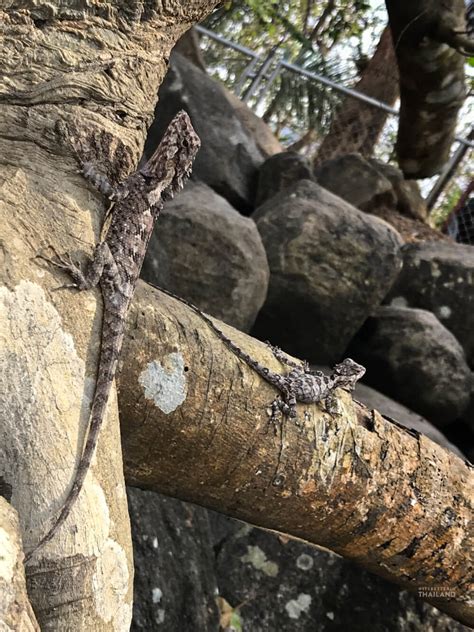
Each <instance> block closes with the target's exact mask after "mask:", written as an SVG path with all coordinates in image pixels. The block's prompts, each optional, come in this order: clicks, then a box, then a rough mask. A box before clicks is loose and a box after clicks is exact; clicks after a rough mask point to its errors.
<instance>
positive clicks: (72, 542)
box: [0, 0, 217, 631]
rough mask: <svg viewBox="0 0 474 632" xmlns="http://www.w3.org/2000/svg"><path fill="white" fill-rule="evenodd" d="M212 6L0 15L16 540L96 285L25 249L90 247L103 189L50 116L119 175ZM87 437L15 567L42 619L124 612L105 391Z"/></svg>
mask: <svg viewBox="0 0 474 632" xmlns="http://www.w3.org/2000/svg"><path fill="white" fill-rule="evenodd" d="M216 4H217V2H216V0H191V1H188V0H186V1H184V0H169V1H168V2H166V3H162V2H159V1H158V0H156V1H155V0H151V1H149V2H146V3H145V4H144V3H143V2H141V1H138V0H137V1H131V2H130V1H127V2H125V1H119V0H118V1H117V2H110V3H109V4H106V3H103V2H102V3H89V2H84V1H83V0H73V1H71V2H67V3H64V2H55V1H54V2H42V1H40V2H34V1H33V0H31V1H29V0H25V1H18V2H16V1H13V2H10V3H7V6H8V9H7V10H5V11H2V12H1V13H0V30H1V33H2V39H1V41H0V46H1V53H2V54H1V55H0V60H1V61H0V103H1V111H2V116H1V117H0V165H1V167H0V215H1V218H2V229H1V236H0V239H1V253H2V264H3V265H2V267H1V279H2V283H3V286H2V287H1V288H0V312H1V314H2V328H1V331H2V335H1V337H0V341H1V345H0V348H1V350H0V363H1V368H0V376H1V377H0V388H1V398H0V399H1V406H2V410H1V417H0V418H1V422H0V490H1V493H2V495H4V496H5V497H6V498H7V500H9V501H10V502H11V504H12V505H13V506H14V507H15V508H16V509H17V511H18V514H19V518H20V524H21V528H22V534H23V542H24V546H25V548H26V549H31V548H32V547H34V545H35V544H36V543H37V542H38V540H39V539H40V537H41V536H42V535H44V533H45V531H46V530H47V528H48V527H49V526H50V525H51V522H52V520H53V518H54V517H55V516H56V515H57V511H58V509H59V508H60V507H61V505H62V502H63V500H64V498H65V495H66V493H67V491H68V487H69V485H70V484H71V481H72V478H73V475H74V472H75V467H76V465H77V461H78V458H79V456H80V449H81V446H82V444H83V439H84V433H85V431H86V427H87V422H88V415H89V406H90V398H91V396H92V393H93V388H94V383H95V371H96V366H97V354H98V350H99V340H100V326H101V300H100V295H99V292H96V293H93V292H85V293H82V294H80V295H77V294H75V293H73V292H69V291H61V292H53V291H52V290H53V289H54V287H55V286H57V285H58V284H59V283H61V282H62V281H63V278H62V277H61V275H59V276H58V273H57V271H54V270H51V269H50V268H48V266H43V265H42V264H40V263H39V261H38V260H35V259H34V257H35V255H36V254H37V253H38V251H39V250H40V249H41V248H42V247H45V246H48V245H54V247H55V248H56V249H57V250H58V251H59V252H63V251H67V252H75V251H76V252H77V251H80V252H82V253H83V252H84V251H87V252H88V253H90V252H91V251H92V248H93V246H94V245H95V244H96V243H97V242H98V240H99V232H100V226H101V224H102V218H103V213H104V200H103V198H102V196H100V195H98V194H95V193H94V192H93V191H92V190H91V189H90V188H89V187H88V185H87V184H86V182H85V181H84V179H83V178H82V176H80V175H79V174H78V173H77V163H76V161H75V158H74V155H73V152H72V151H71V148H70V146H68V139H67V135H68V134H67V132H64V129H65V128H64V125H62V126H61V123H62V124H64V123H67V124H69V125H74V126H76V127H77V128H78V130H82V131H84V132H86V133H89V134H91V138H92V140H91V146H92V148H93V151H94V152H95V151H97V152H98V153H97V155H95V156H94V157H95V158H98V159H99V160H100V159H101V158H102V159H104V158H106V159H107V160H111V161H112V164H113V167H112V170H111V171H112V173H111V174H109V175H113V176H122V177H123V176H124V175H125V174H126V173H127V172H128V171H129V170H131V169H132V168H133V167H134V166H136V163H137V161H138V158H139V156H140V154H141V148H142V146H143V142H144V138H145V134H146V128H147V125H148V124H149V123H150V122H151V120H152V117H153V112H154V106H155V103H156V94H157V89H158V86H159V84H160V83H161V81H162V79H163V77H164V74H165V72H166V62H167V59H168V57H169V54H170V51H171V48H172V47H173V45H174V43H175V42H176V41H177V39H178V38H179V37H180V36H181V35H182V33H183V32H184V31H185V30H186V29H187V28H189V26H190V25H191V24H192V23H193V22H196V21H198V20H200V19H202V18H203V17H204V16H205V15H206V14H207V13H208V12H209V11H210V10H211V9H212V8H213V7H214V6H215V5H216ZM3 6H5V5H3ZM66 129H67V128H66ZM99 443H100V445H99V448H98V451H97V458H96V459H95V462H94V464H93V468H92V471H91V473H90V475H89V476H88V477H87V480H86V485H85V488H84V489H83V491H82V493H81V495H80V498H79V500H78V502H77V504H76V505H75V508H74V510H73V512H72V514H71V516H70V518H69V520H68V521H67V523H66V524H65V525H64V527H63V528H62V529H61V531H60V532H59V533H58V534H57V536H56V537H55V538H54V539H53V541H52V542H51V543H50V544H49V545H48V546H46V547H44V549H41V550H40V551H38V553H37V555H36V556H35V557H34V558H33V559H32V560H31V563H30V564H29V565H28V568H27V580H28V591H29V595H30V599H31V603H32V605H33V608H34V610H35V613H36V616H37V618H38V622H39V624H40V626H41V628H42V629H48V630H85V629H88V630H91V629H92V630H94V631H96V630H98V631H100V630H114V631H118V630H128V629H129V626H130V620H131V601H132V579H133V563H132V556H131V540H130V532H129V522H128V514H127V504H126V499H125V493H124V487H123V475H122V457H121V449H120V441H119V429H118V424H117V407H116V399H115V397H114V396H113V397H111V401H110V404H109V410H108V415H107V419H106V423H105V427H104V428H103V432H102V435H101V438H100V441H99ZM3 623H5V621H1V622H0V627H1V624H3Z"/></svg>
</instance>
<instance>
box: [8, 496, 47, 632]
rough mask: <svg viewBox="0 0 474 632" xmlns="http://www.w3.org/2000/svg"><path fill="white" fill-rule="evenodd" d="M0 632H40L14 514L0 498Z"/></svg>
mask: <svg viewBox="0 0 474 632" xmlns="http://www.w3.org/2000/svg"><path fill="white" fill-rule="evenodd" d="M0 550H1V554H0V628H1V629H2V630H19V631H20V632H30V631H31V632H33V630H34V631H35V632H36V631H39V626H38V623H37V621H36V618H35V615H34V612H33V609H32V607H31V604H30V602H29V599H28V595H27V594H26V581H25V569H24V568H23V545H22V542H21V536H20V525H19V522H18V516H17V513H16V511H15V510H14V509H13V507H12V506H11V505H9V504H8V503H7V501H6V500H5V499H4V498H2V496H1V495H0Z"/></svg>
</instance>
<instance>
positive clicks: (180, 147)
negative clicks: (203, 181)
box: [140, 110, 201, 205]
mask: <svg viewBox="0 0 474 632" xmlns="http://www.w3.org/2000/svg"><path fill="white" fill-rule="evenodd" d="M200 146H201V141H200V139H199V136H198V135H197V134H196V132H195V131H194V128H193V126H192V123H191V119H190V118H189V115H188V114H187V112H185V111H184V110H180V111H179V112H178V113H177V114H176V116H175V117H174V118H173V120H172V121H171V123H170V124H169V125H168V127H167V128H166V131H165V133H164V134H163V138H162V139H161V141H160V144H159V145H158V147H157V148H156V150H155V151H154V153H153V155H152V156H151V157H150V159H149V160H148V161H147V162H146V163H145V165H144V166H143V167H142V168H141V169H140V174H141V175H142V176H143V177H144V179H145V181H146V188H147V193H148V200H149V202H150V204H151V205H154V204H158V203H159V202H160V200H163V199H167V198H169V197H173V196H174V194H175V193H177V192H178V191H179V190H180V189H182V187H183V185H184V181H185V180H186V178H187V177H188V176H189V175H190V173H191V169H192V165H193V161H194V158H195V157H196V154H197V152H198V150H199V148H200Z"/></svg>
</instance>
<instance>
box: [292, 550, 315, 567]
mask: <svg viewBox="0 0 474 632" xmlns="http://www.w3.org/2000/svg"><path fill="white" fill-rule="evenodd" d="M313 565H314V560H313V558H312V557H311V555H308V554H307V553H301V555H299V556H298V557H297V558H296V566H297V567H298V568H299V569H300V570H302V571H309V570H310V569H311V568H313Z"/></svg>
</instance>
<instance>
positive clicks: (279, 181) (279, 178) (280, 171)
mask: <svg viewBox="0 0 474 632" xmlns="http://www.w3.org/2000/svg"><path fill="white" fill-rule="evenodd" d="M312 179H313V170H312V167H311V165H310V163H309V161H308V160H307V159H306V158H305V157H304V156H301V155H300V154H297V153H296V152H291V151H285V152H282V153H279V154H276V155H274V156H272V157H271V158H269V159H268V160H266V161H265V162H264V163H263V165H262V166H261V167H260V172H259V176H258V187H257V198H256V200H255V206H260V205H261V204H263V203H264V202H266V201H267V200H269V199H270V198H271V197H273V196H274V195H275V194H276V193H280V192H281V191H284V190H285V189H288V187H291V186H292V185H294V184H296V183H297V182H299V181H300V180H312Z"/></svg>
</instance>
